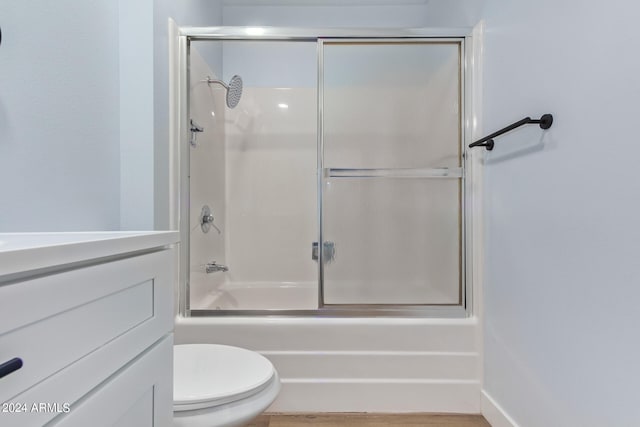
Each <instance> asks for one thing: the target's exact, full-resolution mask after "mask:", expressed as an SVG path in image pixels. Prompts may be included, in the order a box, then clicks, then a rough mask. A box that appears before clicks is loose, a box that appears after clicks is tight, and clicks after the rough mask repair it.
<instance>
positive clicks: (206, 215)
mask: <svg viewBox="0 0 640 427" xmlns="http://www.w3.org/2000/svg"><path fill="white" fill-rule="evenodd" d="M214 220H215V219H214V218H213V214H212V213H211V208H210V207H209V206H208V205H204V206H203V207H202V211H201V212H200V228H201V229H202V232H203V233H208V232H209V229H211V227H213V228H215V229H216V231H217V232H218V234H221V233H222V232H221V231H220V229H219V228H218V227H216V225H215V224H214V223H213V221H214Z"/></svg>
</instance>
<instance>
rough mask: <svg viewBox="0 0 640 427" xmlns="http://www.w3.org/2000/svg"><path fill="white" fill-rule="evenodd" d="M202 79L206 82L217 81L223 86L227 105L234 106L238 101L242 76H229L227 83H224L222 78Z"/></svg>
mask: <svg viewBox="0 0 640 427" xmlns="http://www.w3.org/2000/svg"><path fill="white" fill-rule="evenodd" d="M202 81H203V82H207V84H211V83H218V84H220V85H222V86H224V88H225V89H226V90H227V107H229V108H236V106H237V105H238V103H239V102H240V97H241V96H242V77H240V76H238V75H235V76H233V77H231V80H229V84H226V83H225V82H223V81H222V80H216V79H212V78H211V77H207V79H206V80H202Z"/></svg>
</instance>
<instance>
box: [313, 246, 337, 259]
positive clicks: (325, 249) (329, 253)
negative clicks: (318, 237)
mask: <svg viewBox="0 0 640 427" xmlns="http://www.w3.org/2000/svg"><path fill="white" fill-rule="evenodd" d="M318 247H319V245H318V242H313V243H312V244H311V259H312V260H314V261H318V258H319V257H320V256H319V255H320V254H319V251H318ZM335 259H336V245H335V243H333V242H324V243H323V244H322V260H323V261H324V263H325V264H328V263H331V262H333V261H335Z"/></svg>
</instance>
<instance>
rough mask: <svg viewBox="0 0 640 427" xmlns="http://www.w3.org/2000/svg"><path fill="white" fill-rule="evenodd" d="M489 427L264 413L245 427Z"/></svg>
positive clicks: (464, 421)
mask: <svg viewBox="0 0 640 427" xmlns="http://www.w3.org/2000/svg"><path fill="white" fill-rule="evenodd" d="M306 425H308V426H313V427H403V426H412V427H416V426H421V427H491V425H490V424H489V423H488V422H487V420H485V419H484V417H483V416H482V415H450V414H393V415H387V414H360V413H357V414H265V415H261V416H259V417H258V418H257V419H255V420H253V422H252V423H251V424H249V425H248V426H247V427H297V426H306Z"/></svg>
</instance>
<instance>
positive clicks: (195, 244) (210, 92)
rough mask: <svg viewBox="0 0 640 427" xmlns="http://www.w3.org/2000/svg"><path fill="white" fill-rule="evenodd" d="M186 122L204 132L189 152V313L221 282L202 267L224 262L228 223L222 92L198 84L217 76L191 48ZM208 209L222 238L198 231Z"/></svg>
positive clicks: (214, 86)
mask: <svg viewBox="0 0 640 427" xmlns="http://www.w3.org/2000/svg"><path fill="white" fill-rule="evenodd" d="M190 71H191V92H190V95H191V118H192V119H193V120H194V121H195V122H196V123H198V125H200V126H201V127H203V128H204V132H201V133H198V134H197V145H196V146H195V147H190V149H189V150H190V162H191V170H190V178H189V182H190V209H189V210H190V213H189V221H190V224H191V225H190V230H189V238H190V240H189V245H190V274H191V278H190V283H191V286H190V294H191V302H192V308H200V307H199V306H198V304H199V303H200V302H201V301H203V299H204V297H205V295H206V294H207V293H208V292H211V291H213V290H215V289H216V288H217V287H219V286H220V285H222V284H223V283H224V281H225V276H224V274H222V273H216V274H206V273H205V264H207V263H209V262H211V261H214V260H215V261H217V262H218V263H220V264H225V263H226V262H227V260H226V257H225V252H224V248H225V240H226V238H227V231H228V230H227V219H226V212H225V179H226V178H225V142H224V140H225V114H226V107H225V103H224V102H225V92H224V88H222V87H219V86H216V85H207V83H206V82H202V81H201V80H203V79H206V78H207V76H210V77H214V78H215V77H216V73H215V72H213V71H212V70H211V69H210V68H209V65H208V64H207V63H206V62H205V61H204V59H203V58H202V56H201V55H200V54H199V53H198V51H197V49H196V48H192V49H191V69H190ZM204 205H208V206H209V207H210V208H211V211H212V214H213V216H214V218H215V221H214V223H215V225H216V226H217V227H218V228H219V229H220V230H221V233H220V234H218V232H217V231H216V230H215V228H213V227H212V228H211V229H210V230H209V232H208V233H203V231H202V229H201V228H200V212H201V210H202V206H204Z"/></svg>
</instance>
